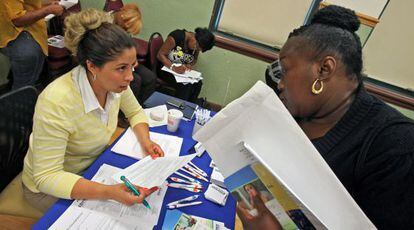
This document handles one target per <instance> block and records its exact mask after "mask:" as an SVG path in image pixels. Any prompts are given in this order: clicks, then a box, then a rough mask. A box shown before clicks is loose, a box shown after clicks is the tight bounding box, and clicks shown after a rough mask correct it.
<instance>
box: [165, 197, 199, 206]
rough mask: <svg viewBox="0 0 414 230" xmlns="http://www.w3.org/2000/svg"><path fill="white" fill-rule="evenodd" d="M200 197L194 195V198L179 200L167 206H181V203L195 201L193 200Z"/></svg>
mask: <svg viewBox="0 0 414 230" xmlns="http://www.w3.org/2000/svg"><path fill="white" fill-rule="evenodd" d="M198 197H199V195H192V196H189V197H186V198H183V199H179V200H176V201H173V202H170V203H168V204H167V205H168V206H170V205H176V204H180V203H183V202H188V201H193V200H196V199H197V198H198Z"/></svg>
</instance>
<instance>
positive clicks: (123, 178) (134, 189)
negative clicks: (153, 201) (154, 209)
mask: <svg viewBox="0 0 414 230" xmlns="http://www.w3.org/2000/svg"><path fill="white" fill-rule="evenodd" d="M121 180H122V181H123V182H124V183H125V186H127V188H128V189H129V190H131V192H133V193H134V194H135V195H136V196H139V192H138V190H137V189H136V188H135V187H134V186H133V185H132V183H131V182H130V181H129V180H128V179H127V178H126V177H125V176H121ZM142 204H144V205H145V207H147V208H148V209H151V206H150V205H149V204H148V202H147V201H146V200H145V199H144V200H143V201H142Z"/></svg>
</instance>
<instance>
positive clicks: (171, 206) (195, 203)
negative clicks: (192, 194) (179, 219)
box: [167, 201, 203, 209]
mask: <svg viewBox="0 0 414 230" xmlns="http://www.w3.org/2000/svg"><path fill="white" fill-rule="evenodd" d="M202 203H203V202H201V201H194V202H191V203H187V204H175V205H168V206H167V207H168V208H169V209H173V208H181V207H186V206H192V205H198V204H202Z"/></svg>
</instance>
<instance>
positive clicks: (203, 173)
mask: <svg viewBox="0 0 414 230" xmlns="http://www.w3.org/2000/svg"><path fill="white" fill-rule="evenodd" d="M189 164H190V165H191V166H193V167H194V168H195V169H197V170H198V171H200V172H201V174H202V175H203V176H205V177H207V173H206V172H204V171H203V170H202V169H201V168H199V167H197V165H195V164H194V163H193V162H191V161H190V162H189Z"/></svg>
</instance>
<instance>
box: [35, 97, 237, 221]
mask: <svg viewBox="0 0 414 230" xmlns="http://www.w3.org/2000/svg"><path fill="white" fill-rule="evenodd" d="M169 97H170V96H167V95H165V94H162V93H159V92H155V93H154V94H153V95H151V97H150V98H148V99H147V100H146V101H145V102H144V106H145V107H152V106H156V105H161V104H164V103H165V101H166V100H167V99H168V98H169ZM176 100H179V99H176ZM186 103H188V104H190V105H191V106H194V104H192V103H190V102H186ZM167 107H169V106H167ZM193 125H194V119H193V120H192V121H181V123H180V126H179V129H178V131H177V132H176V133H174V135H176V136H179V137H182V138H183V144H182V146H181V151H180V155H181V156H182V155H187V154H191V153H194V148H193V146H194V145H195V143H196V141H194V140H193V139H192V137H191V133H192V128H193ZM151 131H153V132H158V133H164V134H170V135H172V133H170V132H168V131H167V128H166V126H159V127H154V128H151ZM122 135H123V134H122ZM122 135H121V136H122ZM121 136H120V137H121ZM120 137H118V139H117V140H116V141H115V142H114V143H113V144H112V145H111V146H109V147H108V148H107V149H106V150H105V151H104V152H103V153H102V154H101V156H99V157H98V158H97V159H96V161H95V162H94V163H93V164H92V165H91V166H90V167H89V168H88V169H87V170H86V171H85V173H84V174H83V176H84V177H85V178H86V179H91V178H92V177H93V175H95V173H96V172H97V171H98V169H99V167H100V166H101V165H102V164H104V163H105V164H109V165H113V166H116V167H119V168H126V167H128V166H129V165H131V164H133V163H135V162H136V160H135V159H132V158H129V157H126V156H123V155H119V154H116V153H113V152H112V151H111V148H112V146H113V145H114V144H115V143H116V142H117V141H118V140H119V138H120ZM210 161H211V158H210V156H209V155H208V154H206V153H204V154H203V155H202V157H195V159H194V160H193V162H194V163H195V164H196V165H197V166H199V167H200V168H202V169H203V170H204V171H205V172H206V173H207V174H209V176H210V175H211V172H212V169H211V168H210V167H209V164H210ZM202 183H203V187H205V188H207V182H204V181H202ZM194 194H196V193H192V192H189V191H186V190H182V189H175V188H168V190H167V193H166V195H165V198H164V201H163V208H162V210H161V213H160V216H159V219H158V223H157V225H156V226H155V227H154V229H161V227H162V223H163V222H164V217H165V213H166V210H167V209H166V208H165V206H166V204H167V203H169V202H172V201H174V200H178V199H181V198H184V197H187V196H191V195H194ZM200 198H201V199H200ZM200 198H199V199H200V200H201V201H203V204H201V205H197V206H189V207H183V208H180V209H179V210H181V211H182V212H184V213H187V214H190V215H196V216H200V217H204V218H208V219H214V220H217V221H221V222H224V223H225V225H226V227H227V228H230V229H233V228H234V221H235V209H236V201H235V200H234V199H233V197H232V196H229V198H228V199H227V202H226V206H224V207H222V206H220V205H218V204H215V203H212V202H210V201H208V200H206V199H205V198H204V196H200ZM72 202H73V201H72V200H66V199H60V200H58V201H57V202H56V203H55V204H54V205H53V206H52V207H51V208H50V209H49V210H48V211H47V212H46V213H45V215H44V216H43V217H42V218H41V219H40V220H39V221H38V222H37V223H36V224H35V225H34V226H33V229H47V228H48V227H49V226H51V225H52V224H53V223H54V222H55V221H56V220H57V219H58V218H59V217H60V216H61V215H62V214H63V212H64V211H65V210H66V209H67V208H68V207H69V206H70V205H71V203H72Z"/></svg>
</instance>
